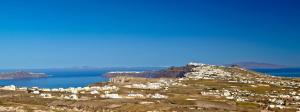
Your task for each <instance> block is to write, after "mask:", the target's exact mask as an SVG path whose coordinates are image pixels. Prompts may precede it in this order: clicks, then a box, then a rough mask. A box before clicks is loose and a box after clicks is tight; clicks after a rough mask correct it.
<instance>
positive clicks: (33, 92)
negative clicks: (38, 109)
mask: <svg viewBox="0 0 300 112" xmlns="http://www.w3.org/2000/svg"><path fill="white" fill-rule="evenodd" d="M32 94H40V91H38V90H35V91H32Z"/></svg>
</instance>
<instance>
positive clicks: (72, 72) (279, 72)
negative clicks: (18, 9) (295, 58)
mask: <svg viewBox="0 0 300 112" xmlns="http://www.w3.org/2000/svg"><path fill="white" fill-rule="evenodd" d="M159 69H163V68H161V67H144V68H142V67H141V68H106V69H32V70H22V71H28V72H29V71H30V72H36V73H46V74H47V75H48V77H46V78H33V79H17V80H0V86H5V85H16V86H18V87H40V88H69V87H85V86H88V85H90V84H93V83H97V82H106V81H108V80H109V79H108V78H107V77H105V73H107V72H111V71H149V70H159ZM252 70H254V71H256V72H261V73H265V74H269V75H273V76H283V77H300V68H285V69H252ZM9 71H16V70H0V72H9Z"/></svg>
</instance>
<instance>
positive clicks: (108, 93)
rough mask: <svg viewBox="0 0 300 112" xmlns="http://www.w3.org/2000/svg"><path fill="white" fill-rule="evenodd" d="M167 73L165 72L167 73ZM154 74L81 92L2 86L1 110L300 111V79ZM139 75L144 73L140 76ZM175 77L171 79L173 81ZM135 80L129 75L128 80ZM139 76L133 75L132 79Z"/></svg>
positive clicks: (198, 69) (206, 70) (188, 71)
mask: <svg viewBox="0 0 300 112" xmlns="http://www.w3.org/2000/svg"><path fill="white" fill-rule="evenodd" d="M162 71H164V72H162ZM162 71H158V72H154V73H162V74H165V73H167V74H166V75H159V77H160V78H144V77H141V76H139V75H138V77H132V75H128V73H130V74H132V73H133V72H126V73H125V74H123V75H122V73H121V72H115V73H118V74H119V75H115V76H112V77H111V79H110V81H109V82H104V83H96V84H91V85H90V86H88V87H77V88H72V87H70V88H51V89H48V88H38V87H34V88H26V87H15V86H13V85H11V86H4V87H1V88H0V111H9V112H10V111H11V112H15V111H19V112H43V111H44V112H48V111H51V112H296V111H299V110H300V89H299V87H300V79H298V78H285V77H274V76H269V75H264V74H260V73H256V72H253V71H250V70H246V69H242V68H238V67H224V66H214V65H208V64H201V63H189V64H188V65H186V66H183V67H176V68H174V67H172V68H169V69H167V70H162ZM135 73H136V74H140V72H135ZM170 75H171V76H172V77H170ZM129 76H130V77H129ZM133 76H134V75H133Z"/></svg>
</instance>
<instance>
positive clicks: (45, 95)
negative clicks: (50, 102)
mask: <svg viewBox="0 0 300 112" xmlns="http://www.w3.org/2000/svg"><path fill="white" fill-rule="evenodd" d="M40 96H41V97H43V98H52V95H51V94H44V93H42V94H40Z"/></svg>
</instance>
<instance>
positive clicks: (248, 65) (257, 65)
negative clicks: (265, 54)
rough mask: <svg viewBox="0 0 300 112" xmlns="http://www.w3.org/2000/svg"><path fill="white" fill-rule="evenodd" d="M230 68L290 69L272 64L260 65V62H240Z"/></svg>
mask: <svg viewBox="0 0 300 112" xmlns="http://www.w3.org/2000/svg"><path fill="white" fill-rule="evenodd" d="M229 66H238V67H241V68H247V69H276V68H288V67H287V66H284V65H277V64H270V63H260V62H239V63H233V64H229Z"/></svg>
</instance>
